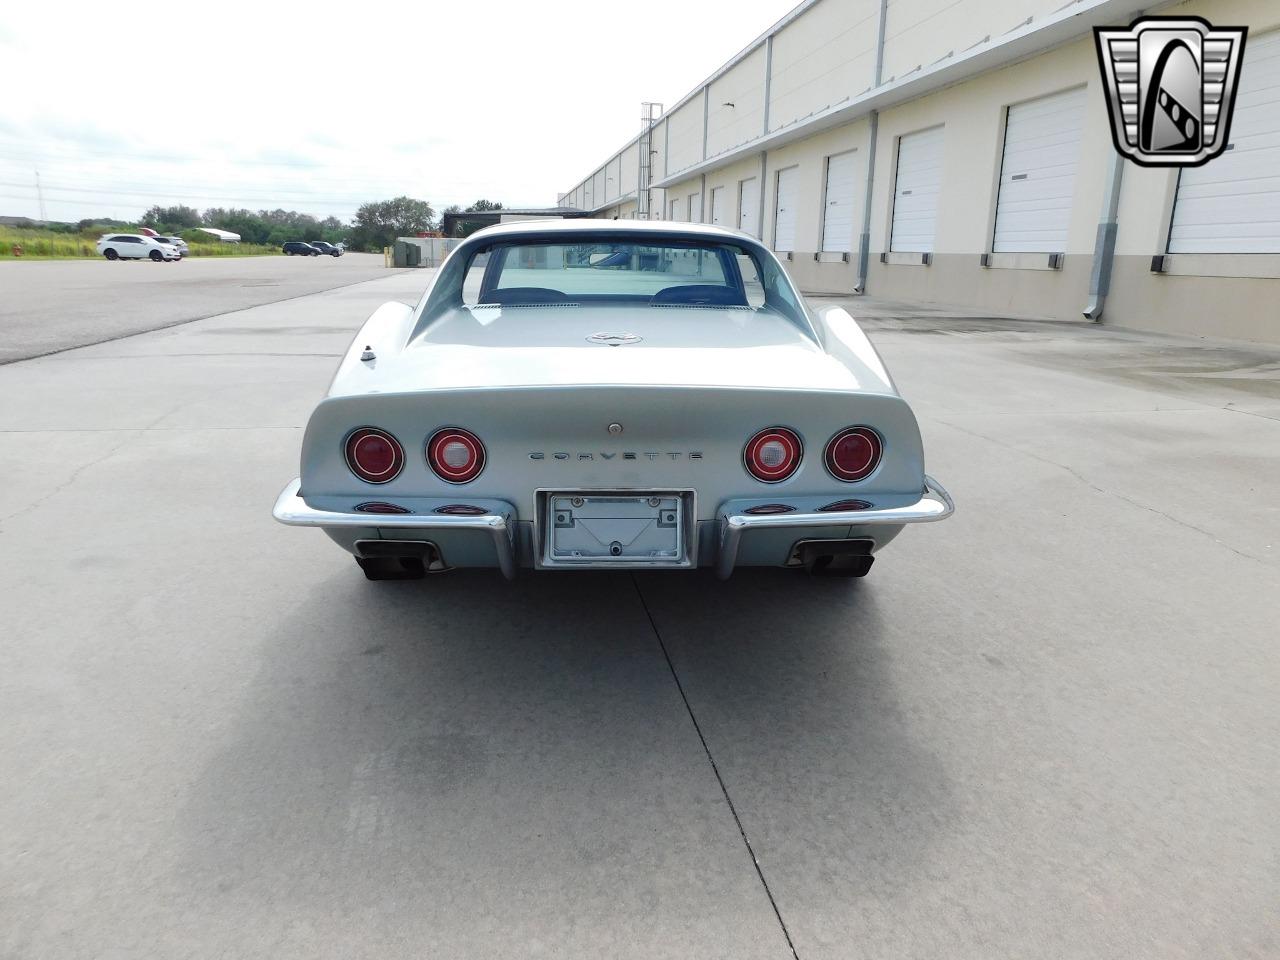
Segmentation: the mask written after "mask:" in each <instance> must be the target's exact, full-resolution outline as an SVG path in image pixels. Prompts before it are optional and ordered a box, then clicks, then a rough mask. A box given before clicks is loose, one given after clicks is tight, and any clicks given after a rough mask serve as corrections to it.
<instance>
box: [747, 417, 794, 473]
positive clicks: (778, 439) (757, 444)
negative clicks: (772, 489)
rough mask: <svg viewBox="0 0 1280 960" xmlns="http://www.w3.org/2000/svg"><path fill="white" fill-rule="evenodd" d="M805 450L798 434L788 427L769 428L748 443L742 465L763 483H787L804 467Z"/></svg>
mask: <svg viewBox="0 0 1280 960" xmlns="http://www.w3.org/2000/svg"><path fill="white" fill-rule="evenodd" d="M803 452H804V447H803V446H802V445H801V443H800V438H799V437H798V436H796V434H795V431H793V430H788V429H787V428H786V427H769V428H768V429H767V430H761V431H760V432H759V433H757V434H756V435H755V436H754V437H752V438H751V439H750V440H748V441H747V446H746V448H745V449H744V450H743V451H742V462H743V463H744V464H745V465H746V468H747V472H748V473H750V474H751V475H752V476H753V477H755V478H756V479H757V480H760V481H762V482H763V483H778V482H779V481H781V480H785V479H787V477H789V476H791V475H792V474H793V473H795V472H796V467H798V466H800V457H801V455H802V454H803Z"/></svg>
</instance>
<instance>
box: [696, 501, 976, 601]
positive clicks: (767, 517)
mask: <svg viewBox="0 0 1280 960" xmlns="http://www.w3.org/2000/svg"><path fill="white" fill-rule="evenodd" d="M955 511H956V505H955V501H953V500H952V499H951V494H949V493H947V491H946V489H944V488H943V486H942V484H940V483H938V481H937V480H935V479H933V477H930V476H926V477H925V478H924V491H923V492H922V493H921V495H920V499H919V500H917V501H916V502H915V503H913V504H910V505H909V506H905V507H886V508H884V509H881V510H850V511H848V512H847V513H774V514H764V515H758V516H751V515H748V514H743V513H735V514H722V515H721V517H720V520H719V527H720V529H719V534H720V555H719V557H717V558H716V576H718V577H719V578H720V579H721V580H727V579H729V576H730V574H732V573H733V566H734V563H735V562H736V561H737V559H738V546H739V544H740V543H741V542H742V533H743V531H744V530H750V529H753V528H761V527H781V528H784V529H790V528H792V527H795V528H797V529H804V528H805V527H834V526H840V525H842V524H845V523H847V524H848V525H849V526H851V527H862V526H875V525H880V526H885V525H895V524H902V523H930V522H933V521H935V520H945V519H946V518H947V517H949V516H951V515H952V514H953V513H955ZM853 539H857V538H853Z"/></svg>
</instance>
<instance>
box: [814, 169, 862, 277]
mask: <svg viewBox="0 0 1280 960" xmlns="http://www.w3.org/2000/svg"><path fill="white" fill-rule="evenodd" d="M856 159H857V151H854V150H849V151H847V152H845V153H837V154H835V155H833V156H830V157H827V179H826V184H825V186H824V189H823V194H822V196H823V201H824V206H823V209H822V249H823V251H826V252H834V253H851V252H852V251H853V222H854V221H853V211H854V207H855V205H856V202H855V198H856V196H857V189H858V185H857V183H856V182H855V172H856V170H855V163H854V161H855V160H856Z"/></svg>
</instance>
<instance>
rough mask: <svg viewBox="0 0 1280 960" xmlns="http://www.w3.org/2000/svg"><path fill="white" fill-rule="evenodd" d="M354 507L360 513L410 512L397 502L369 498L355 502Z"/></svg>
mask: <svg viewBox="0 0 1280 960" xmlns="http://www.w3.org/2000/svg"><path fill="white" fill-rule="evenodd" d="M356 509H357V510H359V511H360V512H361V513H411V512H412V511H410V510H409V509H407V508H406V507H402V506H400V505H399V504H398V503H383V502H382V501H381V500H370V501H369V502H368V503H357V504H356Z"/></svg>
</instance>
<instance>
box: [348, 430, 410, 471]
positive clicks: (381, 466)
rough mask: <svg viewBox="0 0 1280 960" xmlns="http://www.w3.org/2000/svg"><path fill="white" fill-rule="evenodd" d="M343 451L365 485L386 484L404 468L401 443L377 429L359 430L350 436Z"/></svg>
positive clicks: (352, 432)
mask: <svg viewBox="0 0 1280 960" xmlns="http://www.w3.org/2000/svg"><path fill="white" fill-rule="evenodd" d="M343 450H344V452H345V453H346V457H347V466H348V467H349V468H350V470H351V472H352V473H354V474H355V475H356V476H357V477H359V478H360V479H361V480H363V481H365V482H366V483H387V482H389V481H391V480H394V479H395V478H396V477H397V476H398V475H399V474H400V471H401V470H402V469H403V468H404V448H403V447H401V446H400V441H399V440H397V439H396V438H395V437H393V436H392V435H391V434H389V433H387V432H386V431H385V430H379V429H378V428H377V427H358V428H357V429H355V430H352V431H351V433H349V434H347V440H346V443H345V444H343Z"/></svg>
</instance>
